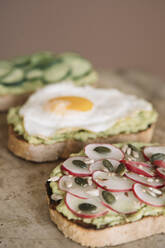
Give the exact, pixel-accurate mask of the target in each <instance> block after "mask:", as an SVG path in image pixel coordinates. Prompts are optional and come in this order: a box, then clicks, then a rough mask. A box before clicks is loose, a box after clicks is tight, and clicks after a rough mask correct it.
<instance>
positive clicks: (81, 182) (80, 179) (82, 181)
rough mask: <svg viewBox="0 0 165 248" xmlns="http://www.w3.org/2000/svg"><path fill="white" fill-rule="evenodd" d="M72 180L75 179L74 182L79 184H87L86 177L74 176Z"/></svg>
mask: <svg viewBox="0 0 165 248" xmlns="http://www.w3.org/2000/svg"><path fill="white" fill-rule="evenodd" d="M74 181H75V183H77V184H78V185H80V186H84V185H87V184H88V180H87V178H82V177H75V179H74Z"/></svg>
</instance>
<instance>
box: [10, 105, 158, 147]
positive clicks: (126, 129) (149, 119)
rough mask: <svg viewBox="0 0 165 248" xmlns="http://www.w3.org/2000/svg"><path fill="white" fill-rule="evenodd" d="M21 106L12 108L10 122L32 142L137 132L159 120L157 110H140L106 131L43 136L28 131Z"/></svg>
mask: <svg viewBox="0 0 165 248" xmlns="http://www.w3.org/2000/svg"><path fill="white" fill-rule="evenodd" d="M19 109H20V107H15V108H11V109H10V111H9V113H8V118H7V119H8V124H11V125H13V128H14V131H15V132H17V133H18V134H19V135H21V136H23V138H24V139H25V140H26V141H28V142H29V143H31V144H54V143H56V142H60V141H64V140H68V139H75V140H80V141H84V142H85V141H86V140H87V139H89V138H92V139H96V138H98V137H103V138H106V137H107V136H110V135H117V134H120V133H127V134H129V133H137V132H139V131H142V130H145V129H147V128H148V126H149V125H150V124H152V123H155V122H156V120H157V112H156V111H155V110H152V111H140V112H135V113H134V114H133V115H131V116H130V117H127V118H124V119H121V120H119V121H118V122H116V124H114V125H113V126H112V127H111V128H109V129H107V130H106V131H104V132H99V133H95V132H91V131H88V130H82V129H81V130H74V131H69V132H66V131H65V132H61V131H60V130H59V131H57V132H56V133H55V134H54V135H53V136H52V137H49V138H42V137H37V136H30V135H28V134H27V133H26V131H25V129H24V124H23V118H22V117H21V116H20V115H19Z"/></svg>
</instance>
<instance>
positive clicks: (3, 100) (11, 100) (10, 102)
mask: <svg viewBox="0 0 165 248" xmlns="http://www.w3.org/2000/svg"><path fill="white" fill-rule="evenodd" d="M30 94H31V93H24V94H20V95H4V96H0V112H1V111H2V112H3V111H7V110H8V109H9V108H11V107H14V106H17V105H21V104H23V103H24V102H25V101H26V100H27V99H28V97H29V96H30Z"/></svg>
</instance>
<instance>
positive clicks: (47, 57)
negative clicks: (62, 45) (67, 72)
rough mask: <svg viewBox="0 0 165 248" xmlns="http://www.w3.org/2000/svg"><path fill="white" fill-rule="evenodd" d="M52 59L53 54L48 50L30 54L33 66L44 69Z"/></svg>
mask: <svg viewBox="0 0 165 248" xmlns="http://www.w3.org/2000/svg"><path fill="white" fill-rule="evenodd" d="M53 60H54V55H53V54H52V53H50V52H41V53H36V54H33V55H32V56H31V63H32V66H33V67H37V68H40V69H44V68H45V67H47V66H48V65H49V64H50V63H51V62H52V61H53Z"/></svg>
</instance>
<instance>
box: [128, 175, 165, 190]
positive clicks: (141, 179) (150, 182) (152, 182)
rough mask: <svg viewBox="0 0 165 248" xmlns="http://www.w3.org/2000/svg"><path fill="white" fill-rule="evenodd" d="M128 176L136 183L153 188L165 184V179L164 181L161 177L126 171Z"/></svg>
mask: <svg viewBox="0 0 165 248" xmlns="http://www.w3.org/2000/svg"><path fill="white" fill-rule="evenodd" d="M125 175H126V177H128V178H129V179H131V180H133V181H134V182H136V183H140V184H143V185H146V186H149V187H153V188H161V187H163V186H164V185H165V181H163V180H162V179H160V178H155V177H152V178H150V177H145V176H143V175H138V174H136V173H134V172H126V173H125Z"/></svg>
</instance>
